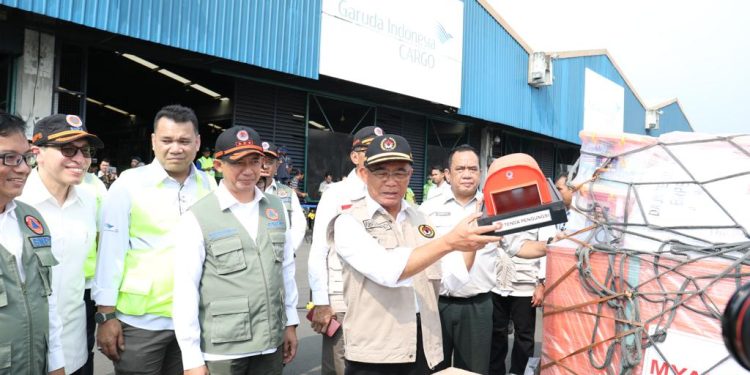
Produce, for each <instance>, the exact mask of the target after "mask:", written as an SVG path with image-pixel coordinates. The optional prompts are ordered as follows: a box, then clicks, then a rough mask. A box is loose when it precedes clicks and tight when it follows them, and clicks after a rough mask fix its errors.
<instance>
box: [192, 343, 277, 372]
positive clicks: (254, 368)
mask: <svg viewBox="0 0 750 375" xmlns="http://www.w3.org/2000/svg"><path fill="white" fill-rule="evenodd" d="M283 361H284V356H283V351H282V347H279V348H277V349H276V352H275V353H271V354H264V355H255V356H252V357H244V358H237V359H228V360H224V361H206V366H208V372H210V373H211V375H281V371H282V369H283V368H284V364H283Z"/></svg>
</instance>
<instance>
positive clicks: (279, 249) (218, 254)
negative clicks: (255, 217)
mask: <svg viewBox="0 0 750 375" xmlns="http://www.w3.org/2000/svg"><path fill="white" fill-rule="evenodd" d="M283 207H284V206H283V205H282V203H281V201H280V200H279V199H278V198H276V197H275V196H272V195H271V194H266V195H265V199H261V200H260V203H259V212H260V220H259V221H258V234H257V238H256V241H253V240H252V238H251V237H250V235H249V234H248V233H247V231H246V230H245V229H244V227H243V226H242V224H241V223H240V222H239V220H237V218H236V217H235V216H234V214H232V211H230V209H229V208H227V209H226V210H223V211H222V210H221V208H220V207H219V201H218V199H217V197H216V194H215V193H213V194H210V195H208V196H206V197H205V198H203V199H201V200H200V201H198V202H196V203H195V205H193V206H192V208H190V211H192V212H193V214H194V215H195V218H196V220H197V221H198V224H199V225H200V227H201V231H202V233H203V241H204V244H205V249H206V258H205V261H204V263H203V275H202V277H201V284H200V285H201V286H200V291H199V292H200V302H199V304H198V320H199V322H200V325H201V350H202V351H203V352H204V353H211V354H241V353H251V352H259V351H263V350H267V349H273V348H277V347H279V346H280V345H281V343H282V341H283V335H284V328H285V327H286V321H287V319H286V313H285V309H284V277H283V274H282V263H283V261H284V234H285V232H286V228H287V226H286V222H285V220H284V214H283Z"/></svg>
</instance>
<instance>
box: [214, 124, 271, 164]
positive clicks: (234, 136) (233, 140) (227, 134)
mask: <svg viewBox="0 0 750 375" xmlns="http://www.w3.org/2000/svg"><path fill="white" fill-rule="evenodd" d="M214 150H216V153H215V154H214V157H216V158H217V159H225V158H229V159H231V160H238V159H240V158H242V157H243V156H245V155H250V154H259V155H263V146H262V145H261V141H260V135H258V132H256V131H255V130H254V129H253V128H250V127H247V126H233V127H231V128H229V129H227V130H224V132H222V133H221V134H220V135H219V137H218V138H217V139H216V147H214Z"/></svg>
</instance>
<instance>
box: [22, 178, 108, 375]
mask: <svg viewBox="0 0 750 375" xmlns="http://www.w3.org/2000/svg"><path fill="white" fill-rule="evenodd" d="M18 200H20V201H22V202H25V203H26V204H29V205H31V206H33V207H34V208H36V209H37V211H39V213H40V214H42V217H44V221H45V222H46V223H47V225H48V226H49V230H50V235H51V236H52V238H53V239H54V241H53V242H52V253H53V254H54V255H55V258H57V261H58V262H59V264H58V265H56V266H54V267H52V280H53V288H52V289H53V290H55V291H56V292H55V294H56V295H57V309H58V315H59V316H60V318H61V319H62V325H63V331H62V344H63V351H64V353H65V373H73V372H75V371H76V370H78V369H79V368H81V367H82V366H83V365H84V364H85V363H86V360H87V359H88V351H87V350H86V349H87V346H86V307H85V306H84V303H83V292H84V289H85V283H86V277H85V275H84V272H83V264H84V262H85V261H86V256H87V255H88V252H89V249H91V246H93V244H94V241H96V197H94V196H93V195H92V194H90V193H89V192H88V191H86V190H85V189H81V188H79V187H78V186H71V187H70V189H69V190H68V196H67V198H66V199H65V202H64V203H63V204H62V206H60V205H59V204H58V203H57V200H56V199H55V197H53V196H52V195H51V194H50V192H49V191H48V190H47V188H46V187H45V186H44V183H43V182H42V179H41V178H40V176H39V171H38V170H37V169H34V170H32V171H31V174H30V175H29V178H28V180H27V181H26V186H25V187H24V189H23V194H21V196H20V197H18Z"/></svg>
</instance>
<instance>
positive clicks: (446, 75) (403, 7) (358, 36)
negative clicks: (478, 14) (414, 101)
mask: <svg viewBox="0 0 750 375" xmlns="http://www.w3.org/2000/svg"><path fill="white" fill-rule="evenodd" d="M463 13H464V12H463V2H462V1H460V0H323V14H322V20H321V40H320V74H324V75H327V76H331V77H336V78H340V79H344V80H347V81H352V82H356V83H361V84H364V85H368V86H373V87H377V88H381V89H384V90H389V91H393V92H397V93H401V94H405V95H409V96H413V97H417V98H421V99H425V100H429V101H432V102H436V103H441V104H445V105H449V106H452V107H459V106H460V105H461V58H462V55H461V54H462V44H463Z"/></svg>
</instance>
